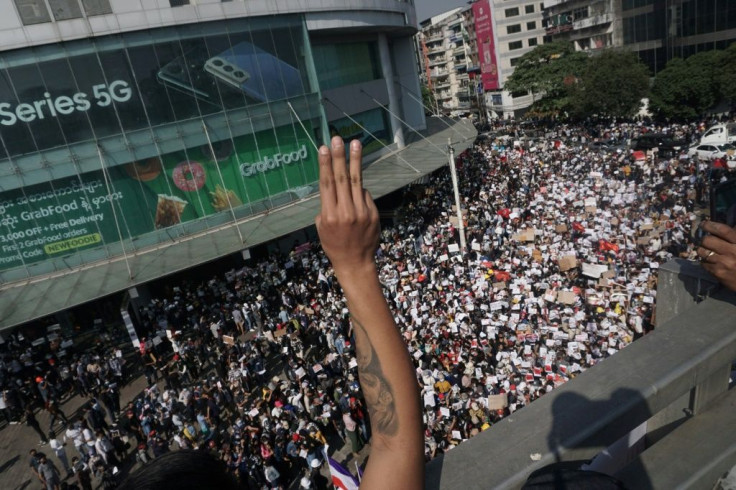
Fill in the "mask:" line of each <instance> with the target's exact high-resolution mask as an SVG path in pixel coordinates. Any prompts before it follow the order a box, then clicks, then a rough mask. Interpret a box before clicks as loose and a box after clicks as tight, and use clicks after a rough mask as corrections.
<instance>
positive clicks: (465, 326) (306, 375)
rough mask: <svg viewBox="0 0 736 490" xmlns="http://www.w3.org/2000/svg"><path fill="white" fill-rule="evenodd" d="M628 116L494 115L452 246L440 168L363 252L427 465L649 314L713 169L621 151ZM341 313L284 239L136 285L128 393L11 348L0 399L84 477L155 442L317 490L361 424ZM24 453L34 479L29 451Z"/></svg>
mask: <svg viewBox="0 0 736 490" xmlns="http://www.w3.org/2000/svg"><path fill="white" fill-rule="evenodd" d="M648 129H649V130H654V131H665V132H670V133H671V134H673V135H674V136H675V137H676V138H678V139H684V140H694V139H695V138H696V137H697V134H698V132H699V131H701V128H699V127H698V126H695V125H690V126H670V127H665V128H648ZM642 130H644V126H642V125H636V124H622V123H619V124H610V125H591V126H590V127H583V126H576V127H573V126H570V127H566V126H556V127H555V129H553V130H549V131H547V132H545V134H543V135H538V136H537V137H535V138H532V139H529V138H521V137H520V136H521V132H520V131H521V129H520V128H519V127H517V126H507V127H506V128H505V132H506V135H505V136H503V137H488V138H485V139H482V138H481V139H479V140H478V141H477V142H476V144H475V145H474V146H473V147H472V148H471V149H470V150H468V151H466V152H464V153H463V154H462V155H460V156H459V157H458V159H457V164H458V172H459V178H460V182H461V196H462V197H461V199H462V202H463V204H462V206H461V207H462V208H463V209H462V212H463V216H462V220H463V228H464V233H465V235H466V238H467V250H465V251H462V250H460V249H459V244H460V240H459V233H460V223H459V222H458V220H457V217H456V214H455V212H454V211H453V210H452V209H453V204H454V201H453V195H452V186H451V181H450V175H449V172H448V171H447V170H446V169H443V170H440V171H438V172H436V173H435V174H433V175H431V176H430V178H429V181H428V182H427V183H423V184H421V185H419V184H417V185H413V186H410V187H409V188H407V189H406V191H405V196H404V200H405V203H404V205H403V206H402V207H401V208H400V210H399V219H398V220H397V224H395V225H394V226H390V227H387V228H386V229H385V230H384V231H383V232H382V240H381V245H380V249H379V250H378V252H377V263H378V268H379V271H380V277H381V282H382V284H383V285H384V293H385V295H386V298H387V299H388V302H389V305H390V306H391V308H392V311H393V314H394V317H395V320H396V323H397V325H398V326H399V328H400V330H401V332H402V335H403V337H404V338H405V340H406V345H407V349H408V350H409V352H410V354H411V356H412V358H413V359H414V362H415V367H416V377H417V382H418V383H419V385H420V386H421V387H422V402H423V404H424V422H425V450H426V458H427V459H431V458H433V457H434V456H436V455H437V454H441V453H442V452H445V451H448V450H450V449H451V448H452V447H454V446H455V445H457V444H459V443H460V442H461V441H463V440H465V439H468V438H470V437H472V436H474V435H475V434H477V433H479V432H480V431H483V430H486V429H488V428H490V427H491V426H492V425H493V424H494V423H495V422H497V421H498V420H499V419H501V418H503V417H505V416H507V415H509V414H510V413H513V412H514V411H515V410H518V409H520V408H521V407H523V406H525V405H527V404H528V403H531V402H532V401H534V400H535V399H536V398H538V397H540V396H543V395H544V394H545V393H547V392H549V391H551V390H552V389H554V387H556V386H558V385H560V384H562V383H565V382H566V381H567V380H569V379H571V378H573V377H575V375H576V374H577V373H579V372H581V371H583V370H585V369H586V368H588V367H590V366H592V365H594V364H596V363H598V362H600V361H601V360H603V359H605V358H606V357H608V356H610V355H613V354H614V353H616V352H617V351H618V350H620V349H622V348H624V347H626V346H627V345H628V344H629V343H631V342H633V341H634V340H635V339H636V338H638V337H640V336H642V335H645V334H646V333H647V332H649V331H650V330H651V329H653V328H654V316H655V303H656V293H657V291H656V289H657V272H658V268H659V266H660V264H662V263H663V262H665V261H667V260H668V259H670V258H672V257H683V258H692V257H693V244H692V240H691V230H692V227H693V225H694V223H695V222H696V219H697V218H696V213H695V211H696V208H697V206H698V205H699V204H702V201H703V199H704V196H705V195H706V194H707V193H706V192H705V191H704V190H705V189H706V188H707V186H708V184H709V181H710V180H711V179H716V180H717V179H720V178H722V177H723V175H721V174H714V173H713V172H712V170H711V168H710V167H709V166H707V165H706V166H705V167H703V166H701V165H699V162H697V161H695V160H691V159H689V158H688V157H687V156H686V154H685V153H684V152H683V154H682V155H679V156H675V157H673V158H670V159H665V158H660V157H659V156H658V155H657V154H656V153H651V154H648V155H644V157H643V158H641V157H639V156H637V155H633V154H632V153H631V152H629V151H628V150H626V149H625V148H624V143H625V141H626V140H627V139H630V138H632V137H635V136H636V135H637V134H638V133H640V132H641V131H642ZM596 141H606V142H607V146H605V147H602V146H601V145H596V144H593V143H595V142H596ZM686 150H687V148H686V147H685V151H686ZM725 173H727V170H723V172H722V174H724V175H725ZM347 311H348V310H347V307H346V304H345V303H344V299H343V297H342V294H341V291H340V286H339V284H338V283H337V281H336V280H335V279H334V277H333V276H332V273H331V270H330V267H329V262H328V260H327V259H326V257H325V256H324V254H323V253H322V251H321V249H320V247H319V246H318V244H312V243H305V244H302V245H299V246H297V247H295V248H294V250H293V251H292V252H291V253H290V254H289V255H288V256H272V257H270V258H269V259H268V260H263V261H260V262H258V263H254V264H249V265H248V266H246V267H243V268H242V269H239V270H234V271H231V272H229V273H228V274H226V275H225V276H224V277H215V278H213V279H211V280H210V281H208V282H206V283H198V282H193V281H190V282H186V281H184V282H181V283H180V284H178V285H177V286H176V287H175V288H173V290H172V291H171V293H170V294H169V295H168V296H167V297H161V298H158V299H155V300H153V301H152V302H151V304H150V305H149V306H148V307H147V308H145V309H144V310H143V320H144V321H143V327H142V329H143V330H144V331H145V335H146V336H147V338H142V343H141V346H140V349H139V353H138V354H137V355H138V356H139V357H140V359H141V361H142V364H143V366H144V374H145V376H146V379H147V380H148V385H149V386H150V387H149V388H148V389H147V390H146V391H145V392H144V393H143V394H142V395H141V396H140V397H138V398H137V399H136V400H135V401H134V402H131V403H130V404H128V405H127V406H124V407H121V406H120V396H119V387H120V385H121V384H122V383H124V382H125V380H126V378H127V373H126V372H125V363H124V361H123V359H124V358H123V356H122V352H120V351H115V350H109V349H108V350H106V349H103V348H102V347H100V348H98V349H96V350H94V351H92V352H90V353H85V354H82V355H79V356H76V357H75V358H72V359H66V360H65V359H60V358H58V357H55V356H49V358H48V361H47V364H48V365H45V366H43V367H42V368H39V367H38V365H34V364H33V361H32V355H31V353H30V352H29V351H27V350H25V347H24V346H21V345H20V344H17V343H16V345H15V347H16V350H15V351H11V352H10V353H9V354H8V355H6V357H5V358H4V360H3V364H2V366H0V373H2V375H3V377H2V382H3V397H2V402H0V403H2V405H0V411H2V413H3V415H4V416H5V417H6V420H7V421H8V422H9V423H11V422H17V421H18V420H21V416H23V418H24V421H25V422H26V423H27V424H28V425H29V426H30V427H32V428H34V429H36V431H37V432H38V433H39V436H40V438H41V440H42V442H49V443H50V447H51V449H52V451H54V453H55V455H56V457H57V459H58V460H59V462H60V464H61V466H62V467H63V468H64V470H66V471H67V472H68V473H70V474H71V473H74V474H75V475H76V477H75V478H76V482H77V484H78V485H79V486H80V487H81V488H85V489H86V488H91V486H90V485H91V476H92V474H95V475H97V476H98V477H100V479H101V481H102V482H103V483H105V484H108V483H109V485H111V486H112V485H113V484H114V476H113V473H114V471H115V468H116V467H117V466H119V464H120V461H121V460H122V459H124V458H127V457H130V453H133V454H135V457H136V458H137V459H138V461H139V462H140V463H142V464H145V463H146V462H147V461H149V460H150V459H152V458H155V457H157V456H159V455H161V454H163V453H165V452H167V451H169V450H171V449H175V448H200V449H202V450H206V451H211V452H212V453H214V454H216V455H217V456H218V457H219V458H221V459H222V460H223V461H224V462H225V464H226V466H227V468H228V469H229V471H231V472H232V473H233V475H235V476H236V477H237V478H238V479H240V480H241V481H242V482H244V483H247V484H248V485H249V486H250V487H253V488H263V487H267V488H280V487H282V486H284V485H287V484H288V483H290V482H292V481H294V480H299V481H300V485H301V486H302V487H303V488H310V487H315V486H316V487H322V486H324V485H325V484H326V482H325V481H323V480H322V477H321V475H320V469H321V468H322V466H323V463H324V460H325V452H326V450H327V447H328V446H329V447H330V448H336V447H341V446H342V445H343V444H345V445H347V446H348V447H349V449H350V452H351V453H353V458H355V459H356V460H357V457H358V453H359V452H360V451H361V449H362V448H363V445H364V444H366V443H368V442H369V441H370V438H371V433H370V424H369V414H368V412H367V410H366V407H365V402H364V399H363V396H362V394H361V390H360V386H359V384H358V372H357V362H356V360H355V357H354V349H353V347H352V345H353V335H352V330H351V328H352V327H351V323H350V321H349V317H348V314H347ZM21 347H24V348H23V349H21ZM73 394H78V395H81V396H83V397H88V398H89V403H87V404H86V405H85V407H84V409H83V411H82V414H81V416H77V417H75V418H74V419H70V420H67V416H66V415H65V414H64V413H63V412H62V410H61V408H60V407H59V405H60V401H61V400H62V399H63V398H64V397H66V396H71V395H73ZM34 406H43V407H45V409H46V410H47V411H48V412H49V414H50V415H51V427H49V430H50V431H51V432H50V433H48V434H46V433H45V432H44V431H43V429H42V428H40V427H39V424H38V422H37V421H36V419H35V416H34V411H33V407H34ZM57 421H58V424H60V425H62V426H63V430H61V431H60V432H58V433H55V431H54V426H55V424H56V423H57ZM64 440H66V441H70V442H71V443H72V445H73V446H74V448H75V451H74V453H75V454H74V458H73V459H72V461H71V462H70V461H68V459H67V456H66V453H65V450H64V447H63V445H62V443H63V441H64ZM127 446H130V448H131V449H132V451H130V450H129V449H128V447H127ZM330 452H332V449H330ZM31 464H32V467H33V469H34V472H36V473H37V474H39V475H42V474H43V475H44V477H43V480H44V481H46V482H47V483H48V482H49V481H55V480H54V476H53V474H54V470H53V469H50V467H54V464H53V463H52V462H50V461H49V460H48V458H47V457H46V456H45V455H42V454H41V453H39V452H36V453H35V454H33V455H32V460H31ZM58 473H59V471H58V470H56V475H57V476H56V478H57V479H58V480H59V481H60V480H61V478H60V477H59V476H58ZM49 488H54V487H49Z"/></svg>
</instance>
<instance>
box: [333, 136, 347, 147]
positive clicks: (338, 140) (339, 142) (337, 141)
mask: <svg viewBox="0 0 736 490" xmlns="http://www.w3.org/2000/svg"><path fill="white" fill-rule="evenodd" d="M343 144H344V143H343V141H342V138H340V137H339V136H333V137H332V147H333V148H340V147H341V146H343Z"/></svg>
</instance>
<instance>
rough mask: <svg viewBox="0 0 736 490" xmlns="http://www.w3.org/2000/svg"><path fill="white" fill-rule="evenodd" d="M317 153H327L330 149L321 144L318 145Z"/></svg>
mask: <svg viewBox="0 0 736 490" xmlns="http://www.w3.org/2000/svg"><path fill="white" fill-rule="evenodd" d="M319 153H320V154H321V155H329V153H330V149H329V148H327V147H326V146H325V145H322V146H320V147H319Z"/></svg>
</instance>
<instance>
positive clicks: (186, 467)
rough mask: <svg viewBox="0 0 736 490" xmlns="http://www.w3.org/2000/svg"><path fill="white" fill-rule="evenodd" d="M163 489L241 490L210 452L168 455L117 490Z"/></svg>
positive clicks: (187, 450) (184, 451)
mask: <svg viewBox="0 0 736 490" xmlns="http://www.w3.org/2000/svg"><path fill="white" fill-rule="evenodd" d="M161 488H176V489H177V490H188V489H192V490H195V489H208V488H212V489H218V490H238V489H240V488H241V487H240V485H238V483H237V482H236V481H235V480H234V479H233V478H232V477H231V476H230V475H229V474H228V473H227V471H226V469H225V464H224V463H223V462H222V461H220V460H218V459H217V458H215V457H214V456H213V455H212V454H210V453H209V452H207V451H195V450H191V449H182V450H180V451H175V452H171V453H166V454H164V455H162V456H159V457H158V458H156V459H154V460H153V461H152V462H151V463H149V464H147V465H146V466H143V467H141V468H140V469H138V470H137V471H136V472H134V473H132V474H130V475H129V476H128V477H127V478H126V479H125V480H124V481H123V482H122V483H121V484H120V486H118V490H159V489H161Z"/></svg>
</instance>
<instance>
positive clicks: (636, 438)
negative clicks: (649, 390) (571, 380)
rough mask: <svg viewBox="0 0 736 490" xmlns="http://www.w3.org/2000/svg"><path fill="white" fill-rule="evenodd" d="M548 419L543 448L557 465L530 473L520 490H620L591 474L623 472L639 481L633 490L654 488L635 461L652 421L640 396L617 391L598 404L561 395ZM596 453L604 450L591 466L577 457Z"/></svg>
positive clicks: (608, 480) (612, 481)
mask: <svg viewBox="0 0 736 490" xmlns="http://www.w3.org/2000/svg"><path fill="white" fill-rule="evenodd" d="M552 417H553V422H552V429H551V432H550V433H549V434H548V436H547V445H548V448H549V450H550V452H552V453H553V454H554V455H555V461H556V462H555V463H553V464H550V465H547V466H545V467H543V468H541V469H539V470H537V471H535V472H534V473H532V475H530V477H529V479H528V480H527V485H525V487H524V488H555V489H577V488H580V489H586V488H624V487H623V486H620V485H618V482H617V481H616V480H615V479H614V478H608V477H606V476H596V475H594V474H592V473H590V471H594V472H597V473H599V474H603V475H615V474H616V473H618V472H619V471H620V470H621V469H623V468H624V467H627V472H629V474H631V473H630V471H632V470H633V472H634V474H637V475H639V479H638V483H637V486H636V488H637V490H648V489H652V488H653V487H652V484H651V481H650V480H649V477H648V476H647V474H646V470H645V469H644V467H643V466H642V465H641V463H640V462H639V460H638V459H637V458H636V456H637V455H639V454H640V453H641V452H642V451H643V450H644V449H645V436H646V425H645V422H646V421H647V420H648V419H649V418H650V417H651V412H650V410H649V407H648V406H647V403H646V400H645V399H644V398H643V397H642V396H641V395H640V394H639V392H637V391H635V390H630V389H626V388H620V389H618V390H616V391H614V392H613V394H612V395H611V397H610V398H609V399H608V400H601V401H594V400H590V399H588V398H586V397H585V396H583V395H581V394H579V393H571V392H566V393H560V394H559V395H558V396H557V397H556V399H555V400H554V403H553V404H552ZM599 447H603V448H605V449H604V450H603V451H601V452H600V453H598V454H597V455H596V456H595V457H594V458H592V459H590V460H587V459H586V460H581V459H580V456H578V455H582V454H584V453H586V452H588V451H589V450H590V448H599ZM586 449H587V450H588V451H586ZM630 465H638V466H639V468H633V467H631V466H630ZM578 470H587V471H582V472H581V471H578ZM594 479H595V480H596V481H595V482H594V481H593V480H594ZM532 482H536V484H534V483H532ZM596 485H601V486H600V487H599V486H596Z"/></svg>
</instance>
